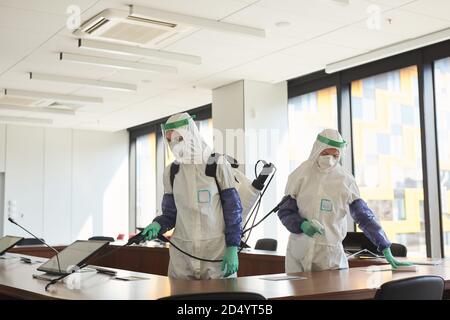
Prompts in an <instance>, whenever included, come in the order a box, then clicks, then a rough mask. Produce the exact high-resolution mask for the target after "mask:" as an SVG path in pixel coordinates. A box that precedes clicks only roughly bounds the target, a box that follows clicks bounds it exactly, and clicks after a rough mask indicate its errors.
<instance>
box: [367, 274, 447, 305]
mask: <svg viewBox="0 0 450 320" xmlns="http://www.w3.org/2000/svg"><path fill="white" fill-rule="evenodd" d="M443 294H444V279H442V278H441V277H437V276H419V277H413V278H407V279H401V280H395V281H390V282H387V283H385V284H383V285H382V286H381V287H380V289H378V290H377V293H376V294H375V300H442V297H443Z"/></svg>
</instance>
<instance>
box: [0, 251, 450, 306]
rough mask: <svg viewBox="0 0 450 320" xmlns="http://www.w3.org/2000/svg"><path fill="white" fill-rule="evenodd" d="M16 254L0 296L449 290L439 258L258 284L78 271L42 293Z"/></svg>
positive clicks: (31, 269)
mask: <svg viewBox="0 0 450 320" xmlns="http://www.w3.org/2000/svg"><path fill="white" fill-rule="evenodd" d="M20 256H22V255H18V254H8V258H7V259H0V294H3V295H7V296H10V297H18V298H26V299H83V300H85V299H89V300H90V299H94V300H96V299H100V300H115V299H123V300H128V299H132V300H141V299H143V300H155V299H159V298H162V297H166V296H170V295H177V294H186V293H200V292H223V291H250V292H258V293H260V294H262V295H263V296H265V297H266V298H268V299H370V298H373V296H374V294H375V292H376V289H377V288H379V286H380V285H381V284H382V283H385V282H387V281H391V280H396V279H402V278H408V277H413V276H418V275H439V276H441V277H443V278H444V279H445V280H446V289H447V290H448V289H450V260H445V261H444V262H443V263H442V264H440V265H437V266H418V271H417V272H392V271H379V272H371V271H370V269H371V268H373V267H369V268H366V267H364V268H351V269H345V270H333V271H321V272H313V273H311V272H305V273H298V274H295V275H298V276H302V277H306V279H304V280H282V281H268V280H263V279H261V277H262V276H250V277H240V278H234V279H223V280H203V281H189V280H174V279H169V278H168V277H165V276H158V275H152V274H147V273H137V272H131V271H126V270H120V269H114V270H116V271H117V272H118V274H119V275H124V276H126V275H132V276H137V277H143V278H146V280H138V281H123V280H116V279H112V278H111V276H108V275H104V274H98V273H96V272H84V273H80V274H74V275H72V276H71V277H70V278H68V280H67V281H66V283H57V284H55V285H53V286H52V287H50V291H49V292H46V291H45V289H44V287H45V285H46V283H47V282H46V281H43V280H38V279H34V278H33V277H32V275H33V274H35V273H39V272H37V271H36V268H37V267H38V266H39V265H40V264H39V263H38V264H32V265H30V264H24V263H22V262H21V261H20V259H19V258H20ZM27 257H29V258H32V259H37V260H39V261H45V260H46V259H45V258H35V257H32V256H27ZM281 275H282V274H281ZM272 276H273V275H272ZM77 284H79V286H78V287H77Z"/></svg>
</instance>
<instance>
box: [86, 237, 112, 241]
mask: <svg viewBox="0 0 450 320" xmlns="http://www.w3.org/2000/svg"><path fill="white" fill-rule="evenodd" d="M88 240H98V241H109V242H114V241H115V240H114V238H113V237H103V236H96V237H90V238H89V239H88Z"/></svg>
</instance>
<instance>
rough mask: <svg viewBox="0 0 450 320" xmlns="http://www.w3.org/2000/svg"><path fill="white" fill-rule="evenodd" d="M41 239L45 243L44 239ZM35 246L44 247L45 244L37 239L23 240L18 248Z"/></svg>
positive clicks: (18, 244)
mask: <svg viewBox="0 0 450 320" xmlns="http://www.w3.org/2000/svg"><path fill="white" fill-rule="evenodd" d="M40 239H41V240H42V241H44V239H42V238H40ZM34 245H43V243H42V242H41V241H39V240H38V239H35V238H23V239H22V240H20V241H19V242H18V243H17V244H16V246H34Z"/></svg>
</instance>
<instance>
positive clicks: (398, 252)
mask: <svg viewBox="0 0 450 320" xmlns="http://www.w3.org/2000/svg"><path fill="white" fill-rule="evenodd" d="M391 252H392V255H393V256H394V257H406V255H407V254H408V249H406V247H405V246H404V245H402V244H400V243H392V244H391Z"/></svg>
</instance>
